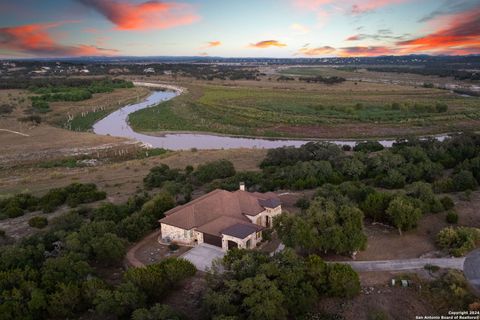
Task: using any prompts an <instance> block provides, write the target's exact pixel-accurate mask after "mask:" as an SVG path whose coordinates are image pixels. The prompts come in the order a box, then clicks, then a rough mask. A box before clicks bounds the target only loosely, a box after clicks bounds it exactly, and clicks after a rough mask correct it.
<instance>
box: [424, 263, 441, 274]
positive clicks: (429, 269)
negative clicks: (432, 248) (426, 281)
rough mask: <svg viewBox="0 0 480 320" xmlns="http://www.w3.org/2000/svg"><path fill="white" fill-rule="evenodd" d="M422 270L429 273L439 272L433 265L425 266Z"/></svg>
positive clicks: (438, 268) (437, 267)
mask: <svg viewBox="0 0 480 320" xmlns="http://www.w3.org/2000/svg"><path fill="white" fill-rule="evenodd" d="M423 268H424V269H425V270H427V271H430V272H437V271H438V270H440V267H439V266H436V265H434V264H426V265H425V266H424V267H423Z"/></svg>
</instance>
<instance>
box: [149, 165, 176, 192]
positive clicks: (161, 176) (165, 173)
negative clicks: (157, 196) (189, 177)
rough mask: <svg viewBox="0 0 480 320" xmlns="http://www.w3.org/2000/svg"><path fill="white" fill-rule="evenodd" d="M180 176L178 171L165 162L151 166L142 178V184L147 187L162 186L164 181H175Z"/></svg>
mask: <svg viewBox="0 0 480 320" xmlns="http://www.w3.org/2000/svg"><path fill="white" fill-rule="evenodd" d="M179 178H181V175H180V171H179V170H176V169H170V167H169V166H167V165H166V164H161V165H160V166H156V167H153V168H152V169H150V172H149V173H148V174H147V176H146V177H145V178H144V179H143V184H144V185H145V187H147V188H150V189H151V188H159V187H162V186H163V183H164V182H166V181H175V180H178V179H179Z"/></svg>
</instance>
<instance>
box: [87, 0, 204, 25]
mask: <svg viewBox="0 0 480 320" xmlns="http://www.w3.org/2000/svg"><path fill="white" fill-rule="evenodd" d="M77 1H79V2H80V3H82V4H84V5H85V6H87V7H90V8H92V9H94V10H95V11H97V12H99V13H100V14H101V15H103V16H104V17H105V18H107V19H108V20H110V21H111V22H112V23H114V24H115V25H116V29H118V30H151V29H168V28H172V27H177V26H182V25H188V24H192V23H194V22H196V21H198V20H199V19H200V17H199V16H198V15H197V14H196V13H195V12H194V10H193V7H192V6H191V5H189V4H185V3H175V2H160V1H158V0H149V1H146V2H143V3H139V4H136V3H129V2H127V1H117V0H77Z"/></svg>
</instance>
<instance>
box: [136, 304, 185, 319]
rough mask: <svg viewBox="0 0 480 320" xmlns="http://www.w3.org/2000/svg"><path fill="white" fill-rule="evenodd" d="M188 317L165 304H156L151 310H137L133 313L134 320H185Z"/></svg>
mask: <svg viewBox="0 0 480 320" xmlns="http://www.w3.org/2000/svg"><path fill="white" fill-rule="evenodd" d="M183 319H186V317H185V316H184V315H182V314H180V313H179V312H177V311H175V310H174V309H172V308H171V307H170V306H167V305H164V304H159V303H157V304H155V305H154V306H153V307H151V308H150V309H146V308H142V309H137V310H135V311H134V312H133V313H132V320H183Z"/></svg>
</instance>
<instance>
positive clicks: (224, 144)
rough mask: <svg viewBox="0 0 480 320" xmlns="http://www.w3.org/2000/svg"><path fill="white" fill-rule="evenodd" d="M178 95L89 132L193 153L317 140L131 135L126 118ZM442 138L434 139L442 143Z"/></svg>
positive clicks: (156, 96)
mask: <svg viewBox="0 0 480 320" xmlns="http://www.w3.org/2000/svg"><path fill="white" fill-rule="evenodd" d="M178 94H179V93H178V92H174V91H153V92H152V94H150V95H149V96H148V97H147V98H146V99H145V100H144V101H142V102H139V103H135V104H130V105H127V106H125V107H123V108H121V109H119V110H117V111H115V112H113V113H111V114H109V115H108V116H106V117H105V118H103V119H102V120H100V121H98V122H97V123H95V124H94V126H93V132H95V133H96V134H100V135H110V136H115V137H124V138H130V139H135V140H137V141H140V142H142V143H144V144H145V145H148V146H150V147H154V148H164V149H169V150H190V149H192V148H196V149H234V148H262V149H272V148H279V147H283V146H295V147H299V146H301V145H303V144H305V143H307V142H310V141H318V140H308V139H304V140H301V139H300V140H297V139H266V138H245V137H232V136H223V135H215V134H201V133H199V134H196V133H166V134H164V135H161V136H151V135H147V134H142V133H138V132H135V131H133V129H132V128H131V127H130V125H129V124H128V116H129V114H131V113H133V112H135V111H138V110H141V109H145V108H149V107H153V106H156V105H158V104H159V103H161V102H164V101H167V100H170V99H173V98H174V97H176V96H177V95H178ZM445 137H446V135H440V136H437V139H439V140H443V139H444V138H445ZM328 142H331V143H335V144H337V145H349V146H355V144H356V143H357V141H353V140H328ZM379 142H380V143H381V144H382V145H383V146H384V147H391V146H392V144H393V143H394V142H395V140H379Z"/></svg>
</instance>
